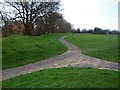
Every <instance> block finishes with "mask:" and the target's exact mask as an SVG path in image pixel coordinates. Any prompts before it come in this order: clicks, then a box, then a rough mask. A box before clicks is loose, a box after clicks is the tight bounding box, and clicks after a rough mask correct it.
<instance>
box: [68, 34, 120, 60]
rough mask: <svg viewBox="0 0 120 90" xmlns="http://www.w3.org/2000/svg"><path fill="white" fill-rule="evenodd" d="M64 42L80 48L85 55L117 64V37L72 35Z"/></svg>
mask: <svg viewBox="0 0 120 90" xmlns="http://www.w3.org/2000/svg"><path fill="white" fill-rule="evenodd" d="M66 40H68V41H70V42H72V43H74V44H75V45H77V46H78V47H80V49H81V52H82V53H84V54H86V55H89V56H93V57H96V58H101V59H105V60H110V61H114V62H118V37H116V36H112V35H93V34H73V35H70V36H69V37H67V38H66ZM119 61H120V60H119Z"/></svg>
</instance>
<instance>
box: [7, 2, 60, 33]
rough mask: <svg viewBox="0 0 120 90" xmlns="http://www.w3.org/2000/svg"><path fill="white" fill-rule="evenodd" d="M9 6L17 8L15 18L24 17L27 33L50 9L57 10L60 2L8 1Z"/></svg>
mask: <svg viewBox="0 0 120 90" xmlns="http://www.w3.org/2000/svg"><path fill="white" fill-rule="evenodd" d="M6 3H7V4H8V6H11V7H13V8H14V9H15V10H16V12H17V13H16V15H15V17H14V18H19V19H22V21H23V22H24V25H25V34H26V35H30V32H31V31H32V30H33V29H34V26H36V21H37V20H38V19H40V18H43V17H44V18H45V17H46V15H47V14H48V13H50V11H52V12H57V11H58V10H59V9H60V8H59V6H60V4H59V2H6Z"/></svg>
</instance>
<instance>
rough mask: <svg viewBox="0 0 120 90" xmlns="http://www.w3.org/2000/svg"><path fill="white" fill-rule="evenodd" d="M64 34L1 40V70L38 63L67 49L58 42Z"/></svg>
mask: <svg viewBox="0 0 120 90" xmlns="http://www.w3.org/2000/svg"><path fill="white" fill-rule="evenodd" d="M63 35H64V34H47V35H42V36H11V37H7V38H3V51H2V54H3V57H2V66H3V69H7V68H12V67H16V66H20V65H24V64H28V63H32V62H35V61H40V60H42V59H45V58H49V57H52V56H55V55H58V54H62V53H63V52H65V51H66V50H67V48H66V47H65V46H64V45H63V44H61V43H60V42H59V40H58V38H59V37H61V36H63Z"/></svg>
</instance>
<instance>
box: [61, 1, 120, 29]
mask: <svg viewBox="0 0 120 90" xmlns="http://www.w3.org/2000/svg"><path fill="white" fill-rule="evenodd" d="M118 2H119V0H61V4H62V8H63V9H64V10H63V11H62V14H63V16H64V18H65V19H66V20H67V21H68V22H70V23H71V24H73V25H74V27H75V28H80V29H81V30H82V29H83V28H86V29H93V28H94V27H100V28H102V29H111V30H118Z"/></svg>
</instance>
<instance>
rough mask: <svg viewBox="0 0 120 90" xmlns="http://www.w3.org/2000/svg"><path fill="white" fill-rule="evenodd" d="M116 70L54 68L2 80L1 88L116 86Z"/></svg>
mask: <svg viewBox="0 0 120 90" xmlns="http://www.w3.org/2000/svg"><path fill="white" fill-rule="evenodd" d="M117 87H118V72H116V71H109V70H97V69H90V68H84V69H83V68H56V69H47V70H41V71H37V72H33V73H30V74H26V75H20V76H17V77H14V78H11V79H8V80H5V81H3V88H117Z"/></svg>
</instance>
